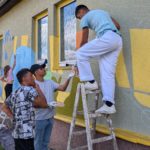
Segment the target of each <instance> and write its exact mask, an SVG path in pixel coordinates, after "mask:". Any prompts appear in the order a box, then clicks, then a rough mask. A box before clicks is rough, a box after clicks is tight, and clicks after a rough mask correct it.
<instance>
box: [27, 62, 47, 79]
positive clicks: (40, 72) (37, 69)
mask: <svg viewBox="0 0 150 150" xmlns="http://www.w3.org/2000/svg"><path fill="white" fill-rule="evenodd" d="M46 64H47V60H45V62H44V63H43V64H41V65H40V64H34V65H32V66H31V68H30V70H31V72H32V73H33V74H34V75H35V77H37V76H40V77H44V76H45V75H46V69H45V67H46Z"/></svg>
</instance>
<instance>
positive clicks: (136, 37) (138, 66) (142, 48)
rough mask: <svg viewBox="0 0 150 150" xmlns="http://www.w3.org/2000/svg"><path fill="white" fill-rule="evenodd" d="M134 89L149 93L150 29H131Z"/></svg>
mask: <svg viewBox="0 0 150 150" xmlns="http://www.w3.org/2000/svg"><path fill="white" fill-rule="evenodd" d="M130 36H131V51H132V67H133V82H134V89H135V90H140V91H144V92H150V79H149V77H150V29H131V30H130Z"/></svg>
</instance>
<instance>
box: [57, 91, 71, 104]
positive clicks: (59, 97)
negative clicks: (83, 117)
mask: <svg viewBox="0 0 150 150" xmlns="http://www.w3.org/2000/svg"><path fill="white" fill-rule="evenodd" d="M69 95H70V92H61V91H58V95H57V97H56V100H57V101H58V102H63V103H64V102H65V100H66V99H67V98H68V97H69Z"/></svg>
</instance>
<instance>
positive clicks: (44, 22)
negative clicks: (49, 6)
mask: <svg viewBox="0 0 150 150" xmlns="http://www.w3.org/2000/svg"><path fill="white" fill-rule="evenodd" d="M35 50H36V51H37V59H48V14H47V11H46V12H44V13H42V14H40V15H38V16H36V17H35Z"/></svg>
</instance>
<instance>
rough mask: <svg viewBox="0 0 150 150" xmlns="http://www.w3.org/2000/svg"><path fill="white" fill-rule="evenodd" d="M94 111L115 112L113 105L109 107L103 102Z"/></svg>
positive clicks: (102, 112) (101, 112)
mask: <svg viewBox="0 0 150 150" xmlns="http://www.w3.org/2000/svg"><path fill="white" fill-rule="evenodd" d="M95 113H100V114H114V113H116V108H115V105H112V106H111V107H108V106H107V105H106V104H104V105H103V106H102V107H100V108H99V109H97V110H96V111H95Z"/></svg>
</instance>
